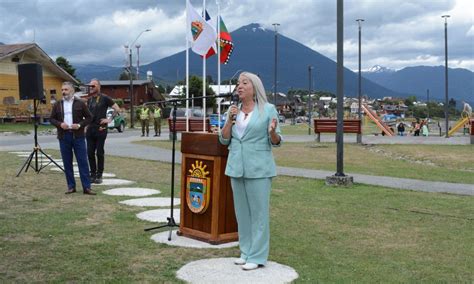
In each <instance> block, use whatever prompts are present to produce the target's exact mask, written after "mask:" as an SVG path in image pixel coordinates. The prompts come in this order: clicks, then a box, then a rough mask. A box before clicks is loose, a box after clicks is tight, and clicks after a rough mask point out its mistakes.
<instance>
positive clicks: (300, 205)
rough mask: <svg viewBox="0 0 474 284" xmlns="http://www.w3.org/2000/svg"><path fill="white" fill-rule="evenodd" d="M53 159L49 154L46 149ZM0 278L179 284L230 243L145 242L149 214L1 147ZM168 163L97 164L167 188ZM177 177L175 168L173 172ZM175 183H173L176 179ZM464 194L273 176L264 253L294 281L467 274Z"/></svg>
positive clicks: (232, 252)
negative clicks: (186, 269) (75, 185)
mask: <svg viewBox="0 0 474 284" xmlns="http://www.w3.org/2000/svg"><path fill="white" fill-rule="evenodd" d="M48 152H49V153H52V154H53V156H54V157H59V155H58V153H57V152H55V151H48ZM0 161H1V163H2V174H1V176H0V178H1V179H0V185H1V186H0V224H1V226H0V239H1V242H0V251H1V255H2V257H1V258H0V282H2V283H5V282H156V283H171V282H173V283H174V282H178V281H177V280H176V279H175V273H176V271H177V270H178V269H179V268H180V267H182V266H183V265H184V264H186V263H188V262H190V261H193V260H198V259H203V258H215V257H234V256H237V255H238V249H237V248H229V249H222V250H211V249H205V250H195V249H190V248H177V247H170V246H167V245H164V244H157V243H154V242H153V241H151V240H150V235H151V233H147V232H144V231H143V229H144V228H145V227H147V226H152V225H153V224H152V223H149V222H146V221H141V220H139V219H138V218H136V217H135V214H137V213H139V212H141V211H144V210H147V209H145V208H140V207H131V206H126V205H121V204H119V203H118V201H120V200H125V199H129V197H114V196H108V195H104V194H101V193H100V191H101V190H102V189H106V188H107V187H105V186H95V187H94V190H96V191H98V192H99V194H98V195H97V196H84V195H82V194H79V193H76V194H73V195H65V194H64V190H65V188H66V185H65V178H64V176H63V175H62V174H60V173H55V172H52V171H49V169H45V170H43V171H42V172H41V173H40V174H36V173H34V172H31V171H29V172H28V173H22V175H21V176H20V177H19V178H16V177H14V176H15V174H16V171H17V170H18V168H19V167H20V165H21V164H22V162H23V161H22V159H20V158H17V157H16V156H15V155H12V154H8V153H5V152H0ZM169 171H170V164H166V163H159V162H153V161H144V160H138V159H125V158H117V157H107V158H106V172H113V173H116V174H117V175H118V177H119V178H125V179H132V180H136V181H139V182H138V185H139V186H144V187H152V188H157V189H160V190H162V192H163V193H162V196H169V186H170V181H169ZM177 175H178V176H177V181H179V170H178V171H177ZM177 186H178V187H179V182H178V183H177ZM473 204H474V203H473V197H470V196H455V195H448V194H435V193H423V192H411V191H403V190H391V189H386V188H380V187H373V186H363V185H355V186H353V187H351V188H334V187H328V186H325V185H324V183H323V182H322V181H316V180H309V179H303V178H291V177H277V178H275V179H274V184H273V191H272V196H271V251H270V260H272V261H276V262H278V263H282V264H285V265H288V266H291V267H292V268H294V269H295V270H296V271H297V272H298V274H299V279H298V280H297V281H296V282H297V283H317V282H356V283H367V282H392V283H400V282H472V281H474V273H473V272H472V267H473V266H474V247H473V246H472V243H473V242H474V237H473V234H472V232H473V229H474V225H473V221H474V207H473Z"/></svg>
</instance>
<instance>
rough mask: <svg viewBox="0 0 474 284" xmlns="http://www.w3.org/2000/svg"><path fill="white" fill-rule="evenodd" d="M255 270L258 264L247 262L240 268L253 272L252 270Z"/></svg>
mask: <svg viewBox="0 0 474 284" xmlns="http://www.w3.org/2000/svg"><path fill="white" fill-rule="evenodd" d="M257 268H258V264H256V263H251V262H247V263H246V264H244V265H243V266H242V269H243V270H254V269H257Z"/></svg>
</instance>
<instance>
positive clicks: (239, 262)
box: [234, 258, 247, 265]
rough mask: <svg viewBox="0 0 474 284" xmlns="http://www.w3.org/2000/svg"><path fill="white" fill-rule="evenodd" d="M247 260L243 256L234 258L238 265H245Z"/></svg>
mask: <svg viewBox="0 0 474 284" xmlns="http://www.w3.org/2000/svg"><path fill="white" fill-rule="evenodd" d="M246 262H247V261H246V260H245V259H243V258H237V259H236V260H234V264H237V265H244V264H245V263H246Z"/></svg>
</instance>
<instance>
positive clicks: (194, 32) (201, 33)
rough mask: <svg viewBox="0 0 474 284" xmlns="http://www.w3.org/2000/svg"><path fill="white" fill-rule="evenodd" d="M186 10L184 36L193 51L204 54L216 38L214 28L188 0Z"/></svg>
mask: <svg viewBox="0 0 474 284" xmlns="http://www.w3.org/2000/svg"><path fill="white" fill-rule="evenodd" d="M186 10H187V13H186V14H187V15H186V38H187V40H188V41H190V42H191V49H192V50H193V51H194V52H195V53H197V54H199V55H206V53H207V51H208V50H209V48H211V47H212V46H213V45H214V44H215V42H216V40H217V33H216V30H215V29H214V28H213V27H212V26H211V25H210V24H209V23H208V22H206V21H205V20H204V19H203V18H202V17H201V16H200V15H199V14H198V13H197V12H196V10H195V9H194V7H193V6H192V5H191V3H190V2H189V0H186Z"/></svg>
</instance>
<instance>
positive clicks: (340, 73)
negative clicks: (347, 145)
mask: <svg viewBox="0 0 474 284" xmlns="http://www.w3.org/2000/svg"><path fill="white" fill-rule="evenodd" d="M343 3H344V1H343V0H337V68H336V69H337V71H336V72H337V87H336V93H337V131H336V137H337V151H336V152H337V159H336V160H337V161H336V164H337V165H336V167H337V171H336V174H335V175H336V176H340V177H341V176H342V177H343V176H345V174H344V148H343V147H344V132H343V131H344V130H343V125H344V124H343V123H344V122H343V119H344V108H343V103H344V20H343V17H344V14H343V11H344V10H343Z"/></svg>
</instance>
